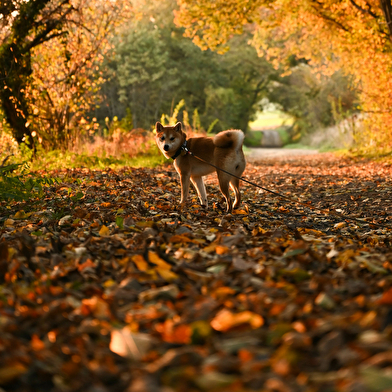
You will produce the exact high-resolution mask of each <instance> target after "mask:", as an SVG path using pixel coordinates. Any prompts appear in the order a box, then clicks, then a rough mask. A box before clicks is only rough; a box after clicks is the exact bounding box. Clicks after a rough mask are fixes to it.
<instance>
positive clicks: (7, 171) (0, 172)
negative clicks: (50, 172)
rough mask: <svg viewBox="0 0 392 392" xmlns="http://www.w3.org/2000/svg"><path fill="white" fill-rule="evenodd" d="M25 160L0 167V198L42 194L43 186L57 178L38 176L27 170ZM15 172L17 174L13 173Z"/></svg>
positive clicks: (39, 195) (30, 196) (27, 197)
mask: <svg viewBox="0 0 392 392" xmlns="http://www.w3.org/2000/svg"><path fill="white" fill-rule="evenodd" d="M28 168H29V165H28V164H27V163H26V162H22V163H12V164H9V165H5V166H1V167H0V200H16V201H22V200H29V199H32V198H34V197H42V196H43V187H44V186H46V185H53V184H54V183H55V182H56V181H57V180H56V179H53V178H50V177H40V176H37V175H33V174H32V173H29V172H28ZM15 172H17V173H18V174H14V173H15Z"/></svg>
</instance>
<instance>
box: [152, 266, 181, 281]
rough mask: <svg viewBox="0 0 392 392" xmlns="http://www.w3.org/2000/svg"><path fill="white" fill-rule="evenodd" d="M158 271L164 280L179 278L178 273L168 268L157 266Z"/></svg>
mask: <svg viewBox="0 0 392 392" xmlns="http://www.w3.org/2000/svg"><path fill="white" fill-rule="evenodd" d="M156 271H157V272H158V274H159V275H160V276H161V278H162V279H164V280H167V281H172V280H176V279H178V275H177V274H175V273H174V272H172V271H170V270H168V269H164V268H156Z"/></svg>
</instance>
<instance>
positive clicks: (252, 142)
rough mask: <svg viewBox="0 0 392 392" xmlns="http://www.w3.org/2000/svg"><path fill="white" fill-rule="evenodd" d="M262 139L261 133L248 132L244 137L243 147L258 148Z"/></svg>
mask: <svg viewBox="0 0 392 392" xmlns="http://www.w3.org/2000/svg"><path fill="white" fill-rule="evenodd" d="M262 138H263V132H262V131H249V132H247V134H246V135H245V139H244V145H245V146H247V147H260V146H261V139H262Z"/></svg>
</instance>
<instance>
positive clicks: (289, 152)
mask: <svg viewBox="0 0 392 392" xmlns="http://www.w3.org/2000/svg"><path fill="white" fill-rule="evenodd" d="M318 153H319V152H318V150H308V149H299V148H249V149H248V151H247V152H246V158H247V160H249V161H258V160H260V159H264V158H280V157H281V158H288V157H298V156H301V155H314V154H318Z"/></svg>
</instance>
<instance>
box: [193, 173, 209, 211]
mask: <svg viewBox="0 0 392 392" xmlns="http://www.w3.org/2000/svg"><path fill="white" fill-rule="evenodd" d="M191 181H192V184H193V185H194V187H195V189H196V191H197V195H198V196H199V200H200V204H201V205H202V206H204V207H208V201H207V192H206V186H205V185H204V180H203V177H196V176H192V177H191Z"/></svg>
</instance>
